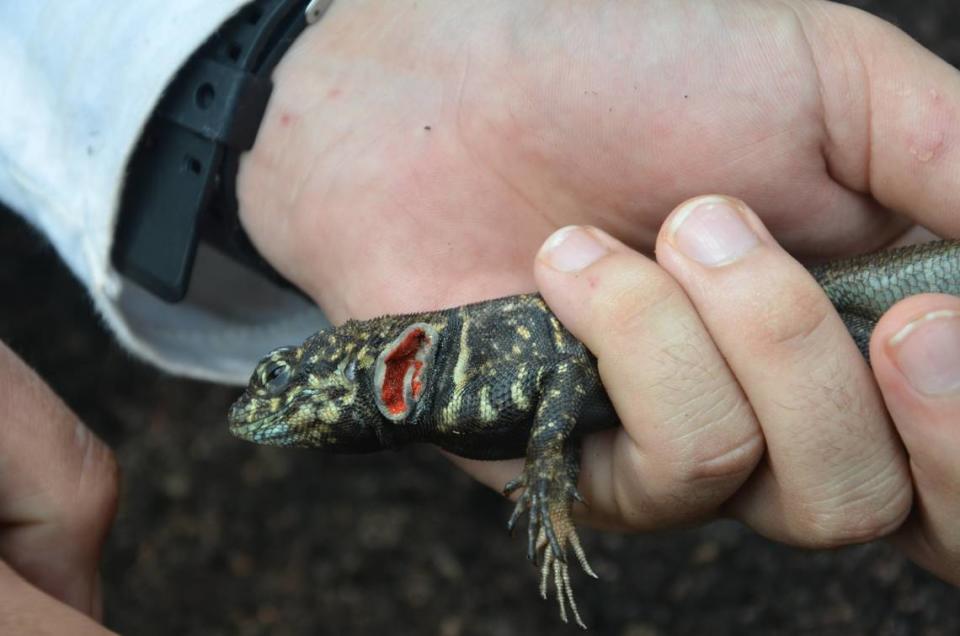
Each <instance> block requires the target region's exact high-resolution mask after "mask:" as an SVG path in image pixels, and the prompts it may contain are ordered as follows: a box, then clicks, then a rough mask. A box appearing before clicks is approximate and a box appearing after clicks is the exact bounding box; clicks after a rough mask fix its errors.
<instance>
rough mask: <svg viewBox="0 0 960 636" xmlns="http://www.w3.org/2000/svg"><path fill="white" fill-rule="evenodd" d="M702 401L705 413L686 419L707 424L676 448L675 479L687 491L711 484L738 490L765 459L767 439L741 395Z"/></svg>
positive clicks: (706, 397)
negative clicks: (765, 442) (761, 460)
mask: <svg viewBox="0 0 960 636" xmlns="http://www.w3.org/2000/svg"><path fill="white" fill-rule="evenodd" d="M702 398H703V399H702V400H701V404H703V405H704V408H703V410H702V411H701V412H700V413H699V414H696V415H693V416H692V417H690V416H685V418H686V419H690V420H691V421H693V422H695V423H705V424H703V425H700V426H694V427H693V428H692V429H691V431H690V433H688V434H687V435H685V436H684V437H683V438H681V439H680V440H678V442H679V443H678V444H676V445H674V450H673V458H672V462H671V463H672V466H673V468H674V475H675V478H676V479H677V481H678V482H679V483H680V484H683V485H684V487H686V488H687V489H697V488H703V487H704V486H706V485H710V484H714V485H717V484H719V485H722V484H728V485H729V487H730V488H733V487H736V485H739V484H740V483H742V481H743V480H744V479H745V478H746V477H747V476H748V475H749V474H750V473H751V472H752V471H753V469H754V468H755V467H756V465H757V463H758V462H759V461H760V458H761V457H762V456H763V451H764V440H763V436H762V434H761V433H760V429H759V427H758V426H756V423H755V421H754V419H753V417H752V415H751V413H750V409H749V408H748V406H747V404H746V402H745V400H744V399H743V398H742V397H741V396H740V395H739V394H737V393H734V392H730V391H727V390H720V391H718V392H717V395H712V396H711V395H710V394H706V395H702ZM688 426H689V425H688ZM711 490H712V489H711Z"/></svg>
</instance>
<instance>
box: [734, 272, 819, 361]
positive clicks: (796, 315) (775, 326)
mask: <svg viewBox="0 0 960 636" xmlns="http://www.w3.org/2000/svg"><path fill="white" fill-rule="evenodd" d="M784 289H786V288H784ZM770 300H771V301H772V302H770V303H769V305H768V306H767V307H766V308H765V311H762V312H759V313H758V314H756V318H755V319H754V320H750V321H748V322H749V323H752V324H748V325H747V328H749V329H751V330H753V331H754V332H755V333H757V334H758V340H759V341H760V342H761V343H765V344H768V345H770V346H773V347H776V348H777V349H779V350H783V349H785V350H788V351H796V352H802V351H805V350H806V349H807V348H808V347H809V346H810V345H811V344H818V343H820V342H821V341H822V340H823V338H824V334H825V330H827V329H829V328H830V327H831V326H832V324H831V322H830V320H829V318H830V316H831V315H832V314H833V311H834V310H833V307H832V305H831V304H830V302H829V301H828V300H827V298H826V296H825V295H824V293H823V290H821V289H820V288H819V287H817V286H816V285H815V284H814V283H813V282H812V281H811V282H810V284H804V285H796V286H792V287H791V289H790V290H789V292H786V291H785V292H784V293H783V294H782V295H777V296H776V297H771V298H770Z"/></svg>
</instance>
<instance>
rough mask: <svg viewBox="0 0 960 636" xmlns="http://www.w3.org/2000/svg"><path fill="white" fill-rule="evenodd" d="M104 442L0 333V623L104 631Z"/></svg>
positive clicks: (110, 510) (112, 485) (2, 626)
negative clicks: (2, 340)
mask: <svg viewBox="0 0 960 636" xmlns="http://www.w3.org/2000/svg"><path fill="white" fill-rule="evenodd" d="M117 487H118V481H117V465H116V462H115V460H114V458H113V455H112V453H111V452H110V450H109V449H108V448H107V447H106V446H105V445H104V444H103V443H102V442H100V440H98V439H97V438H96V437H94V435H93V434H92V433H91V432H90V431H89V430H87V428H86V427H85V426H84V425H83V424H82V423H81V422H80V421H79V420H78V419H77V417H76V416H75V415H74V414H73V413H71V412H70V410H69V409H68V408H67V407H66V406H65V405H64V404H63V402H61V401H60V400H59V399H58V398H57V397H56V396H55V395H54V394H53V392H51V391H50V389H49V388H48V387H47V386H46V385H45V384H44V383H43V381H42V380H40V378H38V377H37V376H36V374H35V373H34V372H33V371H32V370H30V369H29V368H28V367H27V366H26V365H25V364H24V363H23V362H22V361H21V360H20V359H19V358H17V356H16V355H15V354H14V353H13V352H11V351H10V350H9V349H7V348H6V347H5V346H4V345H3V344H2V343H0V633H4V634H25V633H31V634H48V633H49V634H91V635H92V634H107V633H110V632H108V631H107V630H106V629H104V628H103V627H102V626H100V625H99V624H97V623H96V622H95V621H97V620H99V619H100V615H101V605H102V599H101V596H100V580H99V574H98V563H99V560H100V547H101V544H102V543H103V540H104V538H105V537H106V534H107V531H108V529H109V527H110V523H111V522H112V521H113V515H114V511H115V509H116V501H117Z"/></svg>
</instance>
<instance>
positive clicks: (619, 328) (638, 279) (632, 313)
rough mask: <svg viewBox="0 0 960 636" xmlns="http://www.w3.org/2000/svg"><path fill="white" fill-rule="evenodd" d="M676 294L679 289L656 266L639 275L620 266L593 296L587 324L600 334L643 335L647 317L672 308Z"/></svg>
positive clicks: (625, 336)
mask: <svg viewBox="0 0 960 636" xmlns="http://www.w3.org/2000/svg"><path fill="white" fill-rule="evenodd" d="M679 294H680V288H679V286H678V285H677V284H676V283H675V282H674V281H673V279H671V278H670V277H669V276H668V275H667V274H666V273H665V272H663V270H660V268H659V267H657V266H652V267H644V268H642V272H638V271H636V270H635V269H633V268H631V269H630V270H627V269H626V267H620V268H618V269H617V271H615V272H612V273H611V275H609V276H608V279H607V281H606V284H605V285H604V289H603V290H601V292H600V293H598V294H596V295H595V296H594V297H593V299H592V301H591V311H590V319H591V323H593V325H595V327H596V328H597V329H598V330H600V331H601V332H602V333H605V334H610V335H613V336H614V337H620V338H635V337H636V336H637V335H640V334H643V333H645V331H646V328H647V325H648V322H649V321H650V320H651V317H654V316H657V315H658V314H660V313H663V309H664V308H665V307H666V308H671V307H673V306H674V305H675V304H676V300H677V298H678V296H679Z"/></svg>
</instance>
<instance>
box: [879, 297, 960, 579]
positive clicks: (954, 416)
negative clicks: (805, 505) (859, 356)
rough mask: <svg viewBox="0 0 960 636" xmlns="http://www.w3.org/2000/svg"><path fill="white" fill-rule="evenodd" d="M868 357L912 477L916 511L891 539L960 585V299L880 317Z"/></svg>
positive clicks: (899, 308)
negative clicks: (907, 459) (903, 446)
mask: <svg viewBox="0 0 960 636" xmlns="http://www.w3.org/2000/svg"><path fill="white" fill-rule="evenodd" d="M870 359H871V360H872V362H873V369H874V373H875V374H876V377H877V381H878V382H879V383H880V389H881V391H883V396H884V398H885V399H886V403H887V408H889V410H890V413H891V415H892V416H893V421H894V425H895V426H896V427H897V431H898V432H899V433H900V438H901V439H902V440H903V443H904V444H905V445H906V448H907V453H908V454H909V456H910V470H911V473H912V475H913V483H914V489H915V495H914V497H915V503H914V510H913V515H912V516H911V518H910V519H909V520H908V522H907V524H906V525H904V527H903V528H902V529H901V530H900V531H899V532H898V533H897V534H896V535H895V536H894V538H893V540H894V541H895V542H896V543H897V544H898V545H899V546H900V547H901V548H902V549H903V550H904V551H905V552H906V553H907V554H908V555H909V556H910V557H911V558H912V559H914V560H915V561H916V562H917V563H918V564H920V565H921V566H923V567H925V568H926V569H928V570H930V571H931V572H933V573H934V574H936V575H938V576H940V577H941V578H943V579H944V580H947V581H950V582H951V583H953V584H955V585H960V462H958V460H957V458H958V457H960V298H956V297H954V296H941V295H924V296H915V297H913V298H908V299H907V300H905V301H903V302H901V303H899V304H898V305H896V306H895V307H894V308H893V309H891V310H890V311H889V312H887V314H886V315H885V316H884V317H883V318H882V319H881V320H880V322H879V323H878V324H877V328H876V330H875V331H874V335H873V338H872V339H871V348H870Z"/></svg>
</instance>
